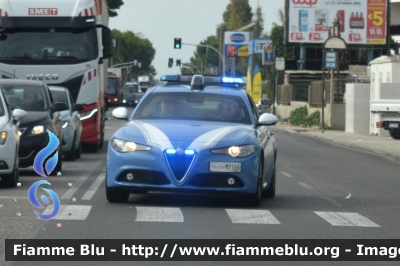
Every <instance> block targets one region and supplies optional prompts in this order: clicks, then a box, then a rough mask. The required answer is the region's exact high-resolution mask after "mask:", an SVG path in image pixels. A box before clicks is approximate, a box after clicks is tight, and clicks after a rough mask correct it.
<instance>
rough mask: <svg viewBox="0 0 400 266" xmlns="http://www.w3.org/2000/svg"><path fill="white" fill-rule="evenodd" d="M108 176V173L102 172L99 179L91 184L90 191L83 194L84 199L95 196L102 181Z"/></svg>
mask: <svg viewBox="0 0 400 266" xmlns="http://www.w3.org/2000/svg"><path fill="white" fill-rule="evenodd" d="M105 178H106V174H105V173H104V172H103V173H100V174H99V176H98V177H97V179H96V180H95V181H94V182H93V184H92V185H91V186H90V188H89V189H88V191H86V193H85V194H84V195H83V197H82V200H91V199H92V198H93V195H94V194H95V193H96V191H97V189H98V188H99V187H100V185H101V182H103V180H104V179H105Z"/></svg>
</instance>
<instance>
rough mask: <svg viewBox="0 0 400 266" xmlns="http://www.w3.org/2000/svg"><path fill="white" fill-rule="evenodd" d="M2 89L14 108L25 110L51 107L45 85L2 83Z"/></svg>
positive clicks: (43, 109)
mask: <svg viewBox="0 0 400 266" xmlns="http://www.w3.org/2000/svg"><path fill="white" fill-rule="evenodd" d="M1 90H2V92H3V94H4V96H5V98H6V100H7V102H8V103H9V105H10V106H11V109H12V110H13V109H16V108H18V109H23V110H25V111H46V110H48V109H49V100H48V98H47V95H46V93H45V87H39V86H27V85H2V86H1Z"/></svg>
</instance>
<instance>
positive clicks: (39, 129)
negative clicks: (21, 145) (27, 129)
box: [31, 125, 46, 135]
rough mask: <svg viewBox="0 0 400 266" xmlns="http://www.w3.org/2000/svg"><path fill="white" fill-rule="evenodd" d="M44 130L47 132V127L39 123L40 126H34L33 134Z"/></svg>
mask: <svg viewBox="0 0 400 266" xmlns="http://www.w3.org/2000/svg"><path fill="white" fill-rule="evenodd" d="M44 132H46V128H45V127H44V126H42V125H39V126H35V127H34V128H32V130H31V135H39V134H42V133H44Z"/></svg>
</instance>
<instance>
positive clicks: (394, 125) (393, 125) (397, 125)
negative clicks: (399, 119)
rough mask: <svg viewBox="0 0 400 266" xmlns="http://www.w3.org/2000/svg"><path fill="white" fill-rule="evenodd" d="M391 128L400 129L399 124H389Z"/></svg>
mask: <svg viewBox="0 0 400 266" xmlns="http://www.w3.org/2000/svg"><path fill="white" fill-rule="evenodd" d="M389 127H391V128H392V127H399V124H397V123H389Z"/></svg>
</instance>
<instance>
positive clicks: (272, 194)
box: [262, 163, 276, 199]
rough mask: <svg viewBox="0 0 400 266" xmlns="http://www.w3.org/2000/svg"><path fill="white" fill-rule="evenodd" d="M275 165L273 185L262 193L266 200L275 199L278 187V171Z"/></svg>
mask: <svg viewBox="0 0 400 266" xmlns="http://www.w3.org/2000/svg"><path fill="white" fill-rule="evenodd" d="M275 165H276V164H275V163H274V172H273V174H272V178H271V183H270V184H269V188H267V189H265V190H264V191H263V192H262V196H263V197H265V198H270V199H272V198H273V197H275V186H276V170H275Z"/></svg>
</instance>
